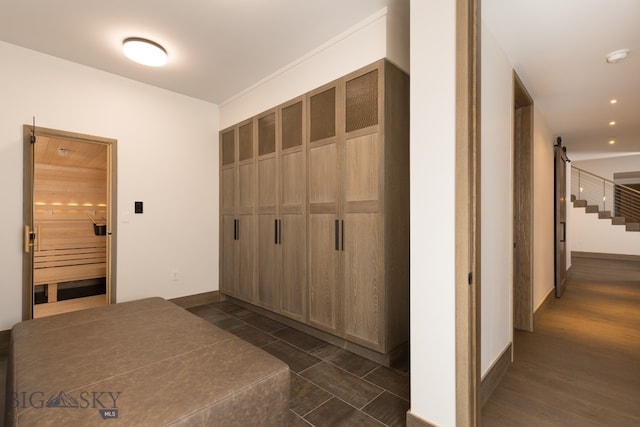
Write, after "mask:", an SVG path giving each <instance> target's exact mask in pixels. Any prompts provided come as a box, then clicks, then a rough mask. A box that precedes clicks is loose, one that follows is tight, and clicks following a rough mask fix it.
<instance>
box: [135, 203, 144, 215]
mask: <svg viewBox="0 0 640 427" xmlns="http://www.w3.org/2000/svg"><path fill="white" fill-rule="evenodd" d="M133 205H134V208H133V209H134V212H135V213H137V214H141V213H142V202H134V203H133Z"/></svg>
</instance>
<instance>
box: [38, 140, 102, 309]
mask: <svg viewBox="0 0 640 427" xmlns="http://www.w3.org/2000/svg"><path fill="white" fill-rule="evenodd" d="M34 162H35V163H34V186H33V188H34V195H33V196H34V197H33V210H34V212H33V213H34V216H33V217H34V224H33V227H34V231H35V234H36V238H35V241H34V242H33V246H34V264H33V265H34V268H33V303H34V306H33V317H34V318H37V317H44V316H49V315H52V314H58V313H63V312H67V311H74V310H78V309H82V308H89V307H94V306H98V305H104V304H106V300H107V286H108V280H107V231H106V229H107V224H106V222H107V202H108V191H107V190H108V188H107V187H108V184H107V183H108V176H107V165H108V159H107V146H106V145H104V144H99V143H91V142H85V141H76V140H69V139H60V138H53V137H47V136H39V137H38V139H37V143H36V144H35V152H34Z"/></svg>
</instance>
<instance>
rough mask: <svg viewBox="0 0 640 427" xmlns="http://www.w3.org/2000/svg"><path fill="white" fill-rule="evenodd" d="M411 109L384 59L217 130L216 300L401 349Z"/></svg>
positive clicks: (350, 342)
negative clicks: (235, 301)
mask: <svg viewBox="0 0 640 427" xmlns="http://www.w3.org/2000/svg"><path fill="white" fill-rule="evenodd" d="M408 102H409V78H408V76H407V75H406V74H405V73H404V72H402V71H401V70H399V69H398V68H397V67H395V66H394V65H392V64H391V63H389V62H387V61H385V60H381V61H378V62H376V63H374V64H371V65H370V66H367V67H365V68H363V69H360V70H358V71H356V72H354V73H352V74H349V75H347V76H345V77H343V78H341V79H338V80H336V81H334V82H332V83H329V84H327V85H325V86H323V87H321V88H318V89H316V90H314V91H311V92H309V93H308V94H306V95H304V96H303V97H301V98H299V99H295V100H292V101H290V102H288V103H286V104H284V105H281V106H279V107H277V108H275V109H273V110H270V111H267V112H265V113H263V114H260V115H258V116H256V117H254V118H252V119H250V120H247V121H245V122H243V123H240V124H238V125H236V126H233V127H230V128H228V129H226V130H223V131H222V132H221V133H220V146H221V156H220V158H221V163H222V164H221V180H220V182H221V191H220V193H221V196H220V197H221V215H220V227H221V236H222V238H221V248H220V249H221V250H220V253H221V255H220V256H221V258H220V267H221V268H220V271H221V275H220V289H221V292H222V293H223V294H225V295H228V296H231V297H234V298H236V299H238V300H241V301H245V302H247V303H250V304H253V305H256V306H259V307H261V308H263V309H267V310H269V311H270V312H273V313H277V314H279V315H282V316H286V318H288V319H294V320H296V321H297V322H299V324H300V325H304V326H301V327H302V329H304V330H305V331H307V332H312V333H313V331H322V332H319V333H320V334H321V335H323V336H324V337H326V336H327V335H326V334H329V336H332V337H336V338H337V339H339V340H344V341H343V342H344V346H345V347H346V348H349V349H351V350H353V351H356V352H359V353H361V354H363V355H365V356H368V357H371V358H373V359H376V360H378V361H381V362H383V363H389V362H390V361H391V359H392V358H393V357H394V354H396V353H398V352H402V350H403V349H405V347H406V342H407V340H408V316H409V313H408V307H409V306H408V297H409V103H408ZM243 128H244V129H245V131H244V132H245V133H246V136H245V137H244V139H243V136H242V135H243ZM249 134H250V136H249ZM242 141H245V144H246V147H245V148H244V151H243V149H242V146H243V142H242ZM248 141H250V142H251V143H252V144H250V143H249V142H248ZM249 146H251V150H249V148H248V147H249ZM231 153H233V155H232V154H231ZM242 153H244V155H243V154H242ZM293 325H294V326H295V323H293Z"/></svg>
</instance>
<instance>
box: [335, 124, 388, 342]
mask: <svg viewBox="0 0 640 427" xmlns="http://www.w3.org/2000/svg"><path fill="white" fill-rule="evenodd" d="M381 148H382V147H381V140H380V137H379V135H378V133H371V134H365V135H362V136H357V137H354V138H347V140H346V142H345V150H344V153H345V154H344V165H345V166H344V174H343V181H344V214H343V217H344V232H343V235H342V239H343V243H342V244H343V245H344V255H343V256H344V268H343V269H342V282H343V286H344V332H345V335H346V337H347V338H348V339H350V340H353V341H355V342H358V343H360V344H363V345H366V346H368V347H371V348H374V349H378V348H379V346H380V345H381V339H382V334H381V328H382V325H383V322H384V318H383V317H382V315H383V307H384V305H383V304H384V303H383V301H384V292H385V286H384V267H383V266H384V255H383V241H382V237H383V236H382V229H383V228H382V209H381V200H380V199H381V171H382V154H381V153H382V151H381Z"/></svg>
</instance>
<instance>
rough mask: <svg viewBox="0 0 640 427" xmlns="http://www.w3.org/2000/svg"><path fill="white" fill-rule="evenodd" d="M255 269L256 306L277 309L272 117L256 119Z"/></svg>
mask: <svg viewBox="0 0 640 427" xmlns="http://www.w3.org/2000/svg"><path fill="white" fill-rule="evenodd" d="M257 163H258V206H257V209H256V212H257V217H258V242H257V243H258V254H257V255H258V260H257V264H258V269H257V272H256V273H257V293H256V297H257V300H256V303H257V304H259V305H261V306H263V307H265V308H268V309H271V310H273V309H275V308H276V307H277V299H278V290H279V281H278V280H277V277H276V245H277V243H278V242H277V236H276V231H277V227H276V225H277V223H276V218H277V217H276V213H277V206H276V205H277V197H276V195H277V185H278V184H277V179H276V176H277V161H276V114H275V112H271V113H269V114H267V115H265V116H263V117H260V118H258V162H257Z"/></svg>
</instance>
